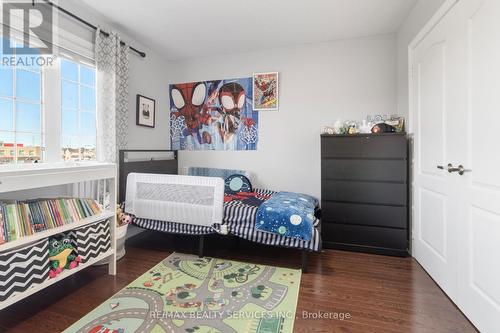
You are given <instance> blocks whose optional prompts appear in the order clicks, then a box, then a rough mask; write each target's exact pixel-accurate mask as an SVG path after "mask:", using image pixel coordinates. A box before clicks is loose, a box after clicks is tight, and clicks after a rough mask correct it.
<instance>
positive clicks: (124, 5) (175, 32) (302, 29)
mask: <svg viewBox="0 0 500 333" xmlns="http://www.w3.org/2000/svg"><path fill="white" fill-rule="evenodd" d="M416 1H417V0H252V1H244V0H210V1H208V0H140V1H139V0H133V1H132V0H129V1H125V0H106V1H103V0H82V1H81V2H80V3H82V2H83V3H84V5H85V6H87V7H90V8H91V9H93V10H95V11H98V12H99V13H100V14H101V15H102V16H104V17H105V18H106V19H108V20H109V21H110V23H112V24H113V25H115V26H116V27H117V28H118V29H119V30H120V31H122V32H123V33H125V34H127V35H129V36H130V37H132V38H134V39H136V40H137V41H139V42H140V43H141V44H144V45H147V46H148V47H150V48H151V49H153V50H155V51H157V52H159V53H161V54H162V55H163V56H164V57H166V58H167V59H169V60H178V59H184V58H193V57H201V56H208V55H217V54H228V53H238V52H247V51H255V50H259V49H269V48H276V47H283V46H290V45H295V44H304V43H316V42H325V41H331V40H336V39H345V38H355V37H361V36H370V35H378V34H386V33H392V32H396V31H397V30H398V28H399V26H400V25H401V23H402V22H403V20H404V19H405V18H406V16H407V15H408V13H409V12H410V10H411V9H412V7H413V5H414V4H415V2H416Z"/></svg>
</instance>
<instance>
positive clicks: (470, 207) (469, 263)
mask: <svg viewBox="0 0 500 333" xmlns="http://www.w3.org/2000/svg"><path fill="white" fill-rule="evenodd" d="M460 8H463V16H464V19H463V20H464V22H465V26H466V29H467V40H468V57H469V58H468V63H467V67H466V68H467V72H468V73H467V74H468V75H469V78H468V80H467V96H468V99H469V100H468V104H467V105H468V107H467V114H466V116H465V117H466V119H467V120H468V122H467V123H468V126H467V129H466V131H465V133H466V135H465V136H466V138H467V142H466V145H465V146H464V147H463V148H464V158H463V165H464V166H466V167H470V169H472V172H470V173H466V174H464V175H463V176H458V178H460V180H461V181H462V183H463V184H462V186H463V190H462V191H461V193H463V201H464V210H465V211H464V213H463V222H461V227H462V228H461V229H460V238H459V271H458V277H459V278H458V281H459V285H458V292H459V293H458V299H459V302H458V305H459V307H460V308H461V309H462V311H463V312H464V313H465V314H466V315H467V316H468V317H469V318H470V319H471V321H472V322H473V323H474V324H475V325H476V327H477V328H478V329H479V330H481V331H482V332H500V130H499V122H500V1H499V0H481V1H480V0H466V1H464V3H463V4H462V5H461V6H460Z"/></svg>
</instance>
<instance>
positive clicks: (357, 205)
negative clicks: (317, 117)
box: [321, 133, 409, 256]
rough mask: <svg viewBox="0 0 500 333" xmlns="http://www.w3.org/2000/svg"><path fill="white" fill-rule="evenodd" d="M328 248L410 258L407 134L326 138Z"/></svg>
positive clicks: (323, 150) (323, 141)
mask: <svg viewBox="0 0 500 333" xmlns="http://www.w3.org/2000/svg"><path fill="white" fill-rule="evenodd" d="M321 206H322V207H321V208H322V238H323V245H324V246H325V247H326V248H335V249H342V250H352V251H362V252H371V253H378V254H388V255H397V256H406V255H408V251H407V249H408V235H409V233H408V140H407V138H406V134H404V133H401V134H399V133H387V134H358V135H322V136H321Z"/></svg>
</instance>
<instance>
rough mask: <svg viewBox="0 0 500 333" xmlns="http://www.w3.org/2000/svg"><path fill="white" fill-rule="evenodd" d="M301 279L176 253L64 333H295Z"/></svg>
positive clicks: (260, 267)
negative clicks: (293, 332) (294, 326)
mask: <svg viewBox="0 0 500 333" xmlns="http://www.w3.org/2000/svg"><path fill="white" fill-rule="evenodd" d="M300 276H301V271H300V270H296V269H288V268H279V267H273V266H264V265H255V264H249V263H244V262H237V261H232V260H224V259H216V258H209V257H205V258H198V257H196V256H193V255H188V254H180V253H173V254H171V255H170V256H169V257H168V258H166V259H165V260H163V261H162V262H161V263H159V264H158V265H156V266H155V267H153V268H152V269H150V270H149V271H148V272H146V273H145V274H143V275H142V276H141V277H139V278H138V279H137V280H135V281H134V282H132V283H131V284H129V285H128V286H127V287H125V288H124V289H123V290H121V291H120V292H119V293H117V294H116V295H114V296H113V297H112V298H110V299H108V300H107V301H106V302H104V303H103V304H101V305H100V306H99V307H98V308H96V309H95V310H94V311H92V312H90V313H89V314H88V315H86V316H85V317H84V318H82V319H81V320H79V321H78V322H76V323H75V324H73V325H72V326H71V327H69V328H68V329H67V330H66V331H65V332H93V333H94V332H106V333H128V332H169V333H170V332H189V333H209V332H210V333H216V332H224V333H226V332H236V333H245V332H252V333H253V332H260V333H275V332H276V333H277V332H292V331H293V322H294V319H295V310H296V307H297V298H298V294H299V287H300Z"/></svg>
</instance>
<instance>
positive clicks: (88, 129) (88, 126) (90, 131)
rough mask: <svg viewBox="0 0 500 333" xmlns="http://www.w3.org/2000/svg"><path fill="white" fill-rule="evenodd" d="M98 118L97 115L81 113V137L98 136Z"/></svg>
mask: <svg viewBox="0 0 500 333" xmlns="http://www.w3.org/2000/svg"><path fill="white" fill-rule="evenodd" d="M95 118H96V116H95V113H91V112H81V113H80V135H93V136H95V135H96V126H95V123H96V119H95Z"/></svg>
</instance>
